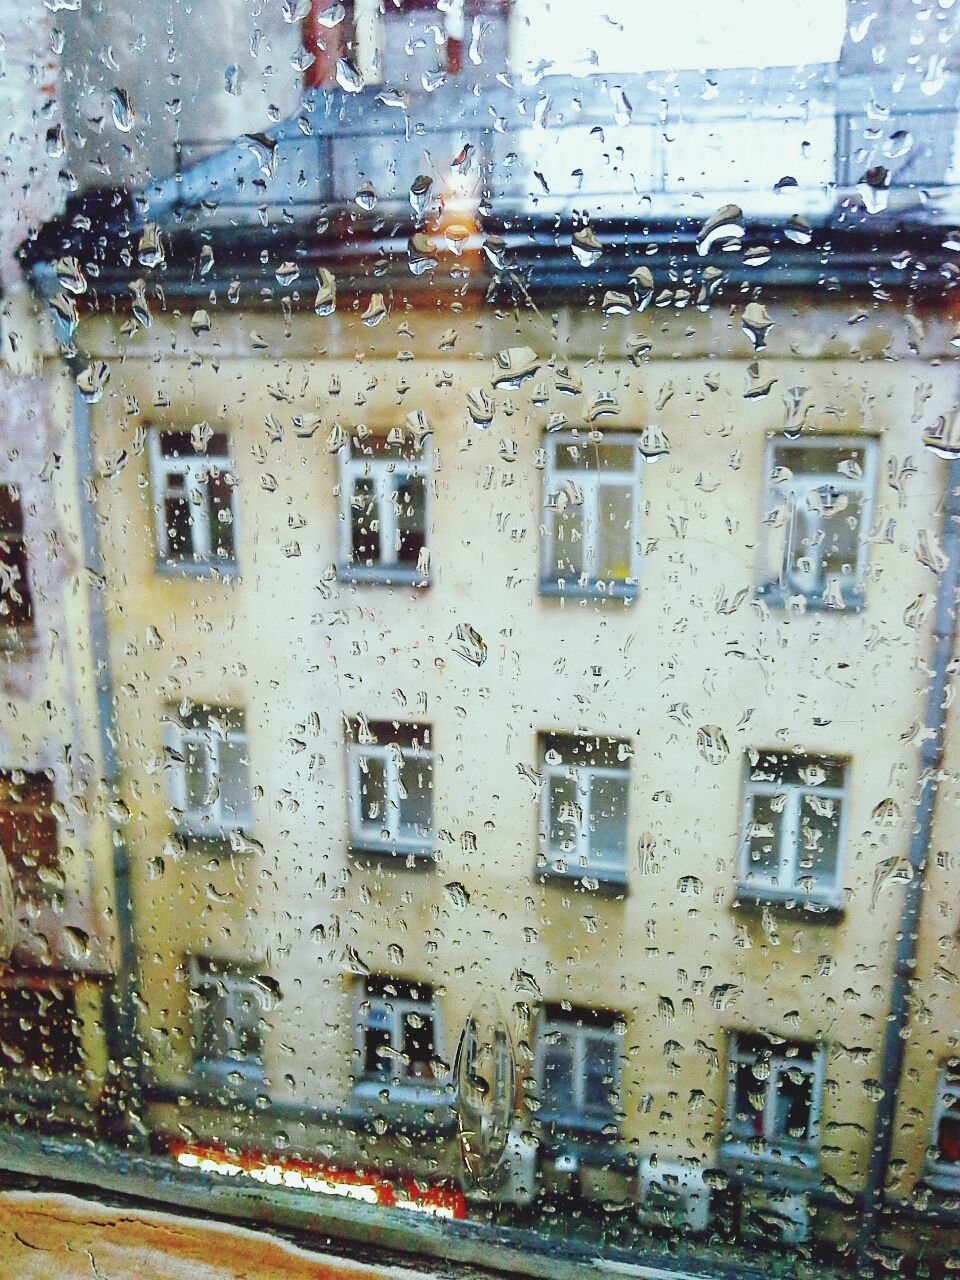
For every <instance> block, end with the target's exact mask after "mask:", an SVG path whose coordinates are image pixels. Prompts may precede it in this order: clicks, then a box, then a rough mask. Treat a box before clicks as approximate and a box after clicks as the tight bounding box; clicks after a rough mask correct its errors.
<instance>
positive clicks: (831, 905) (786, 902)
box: [731, 884, 846, 924]
mask: <svg viewBox="0 0 960 1280" xmlns="http://www.w3.org/2000/svg"><path fill="white" fill-rule="evenodd" d="M731 906H732V908H733V909H734V910H735V911H737V910H740V911H749V912H757V911H763V910H766V909H769V910H771V911H775V912H776V913H777V914H778V915H789V916H790V918H791V919H794V920H795V919H797V917H798V915H799V916H802V917H804V918H806V917H815V918H816V920H818V921H819V922H821V923H823V924H839V923H840V922H841V921H842V920H843V917H844V915H845V914H846V913H845V910H844V907H843V904H842V902H841V900H840V899H839V898H838V897H829V898H828V897H826V896H824V897H814V896H813V895H812V894H807V893H795V892H790V891H789V890H786V889H771V888H766V887H761V886H759V885H745V884H739V885H737V894H736V897H735V898H734V900H733V902H732V903H731Z"/></svg>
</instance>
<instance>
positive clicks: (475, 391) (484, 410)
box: [467, 387, 493, 427]
mask: <svg viewBox="0 0 960 1280" xmlns="http://www.w3.org/2000/svg"><path fill="white" fill-rule="evenodd" d="M467 412H468V413H469V414H470V418H471V421H473V422H474V423H475V424H476V425H477V426H478V427H489V425H490V423H491V422H492V421H493V399H492V397H491V396H488V395H487V393H486V392H485V391H484V390H483V388H482V387H471V389H470V390H469V391H468V392H467Z"/></svg>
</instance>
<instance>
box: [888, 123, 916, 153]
mask: <svg viewBox="0 0 960 1280" xmlns="http://www.w3.org/2000/svg"><path fill="white" fill-rule="evenodd" d="M912 146H913V134H912V133H910V132H909V130H907V129H895V130H894V132H893V133H891V135H890V137H889V138H888V139H887V140H886V142H885V143H884V144H883V154H884V155H885V156H886V157H887V159H889V160H899V159H900V157H901V156H905V155H906V154H907V152H908V151H909V150H910V148H911V147H912Z"/></svg>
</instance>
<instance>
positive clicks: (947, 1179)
mask: <svg viewBox="0 0 960 1280" xmlns="http://www.w3.org/2000/svg"><path fill="white" fill-rule="evenodd" d="M952 1100H956V1101H960V1070H955V1071H948V1070H947V1068H946V1067H942V1068H941V1070H940V1073H939V1076H938V1077H937V1095H936V1098H935V1099H934V1104H933V1123H932V1125H931V1128H930V1146H929V1148H928V1150H927V1156H926V1160H925V1161H924V1171H923V1176H924V1181H925V1182H929V1183H931V1184H933V1185H935V1186H939V1187H943V1188H945V1189H948V1190H960V1160H957V1161H955V1162H953V1163H949V1164H948V1163H947V1162H945V1161H943V1160H940V1159H938V1157H937V1154H936V1151H937V1134H938V1132H939V1130H940V1122H941V1120H942V1119H943V1117H944V1115H945V1114H946V1113H947V1111H948V1109H949V1108H948V1106H947V1103H948V1101H952Z"/></svg>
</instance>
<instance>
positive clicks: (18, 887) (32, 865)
mask: <svg viewBox="0 0 960 1280" xmlns="http://www.w3.org/2000/svg"><path fill="white" fill-rule="evenodd" d="M53 802H54V794H53V782H52V780H51V779H50V778H48V777H47V775H46V774H45V773H23V772H21V771H20V770H19V769H17V770H13V771H6V770H4V771H2V772H0V853H2V856H3V857H4V858H5V859H6V863H7V866H8V867H9V869H10V875H11V878H12V880H13V887H14V892H15V893H16V895H17V897H18V898H49V897H52V896H53V895H54V894H55V893H57V892H58V891H60V890H61V889H62V888H63V876H62V874H61V872H60V848H59V842H58V840H57V820H56V818H55V817H54V813H53Z"/></svg>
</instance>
